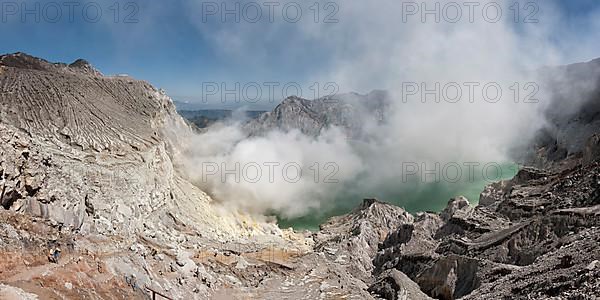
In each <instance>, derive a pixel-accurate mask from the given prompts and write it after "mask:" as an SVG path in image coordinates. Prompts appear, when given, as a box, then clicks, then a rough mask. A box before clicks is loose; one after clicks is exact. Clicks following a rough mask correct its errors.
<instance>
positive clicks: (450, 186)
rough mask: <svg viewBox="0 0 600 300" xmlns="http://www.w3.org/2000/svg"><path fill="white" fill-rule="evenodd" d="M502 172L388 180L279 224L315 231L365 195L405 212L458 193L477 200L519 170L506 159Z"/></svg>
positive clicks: (434, 206) (432, 207)
mask: <svg viewBox="0 0 600 300" xmlns="http://www.w3.org/2000/svg"><path fill="white" fill-rule="evenodd" d="M500 167H501V169H502V172H500V173H498V174H489V176H487V178H485V179H484V178H483V176H475V178H473V179H472V180H467V179H465V180H463V181H460V182H457V183H448V182H441V181H440V182H431V183H424V182H413V183H403V184H391V185H390V184H388V185H387V186H384V187H381V188H378V189H377V191H366V192H365V193H364V194H361V195H355V194H348V195H340V196H339V198H336V199H333V201H331V203H332V204H330V205H329V206H328V207H324V208H322V209H320V210H319V211H313V212H311V213H310V214H308V215H307V216H304V217H301V218H294V219H285V218H283V217H278V221H279V225H280V227H281V228H288V227H292V228H294V229H296V230H311V231H316V230H318V229H319V225H320V224H322V223H324V222H325V221H326V220H327V219H329V218H330V217H332V216H338V215H343V214H346V213H348V212H350V211H351V210H352V209H354V208H355V207H357V206H358V205H359V204H360V203H362V200H363V199H364V198H377V199H379V200H381V201H385V202H388V203H392V204H394V205H397V206H400V207H403V208H404V209H406V210H407V211H408V212H411V213H415V212H422V211H431V212H439V211H441V210H443V209H444V208H445V207H446V205H447V204H448V200H450V199H451V198H454V197H458V196H465V197H467V199H469V202H470V203H471V204H472V205H476V204H477V203H478V202H479V194H481V192H482V191H483V189H484V188H485V186H486V185H488V184H490V183H492V182H495V181H500V180H505V179H510V178H512V177H514V176H515V175H516V174H517V172H518V171H519V167H518V166H517V165H516V164H512V163H505V164H501V165H500Z"/></svg>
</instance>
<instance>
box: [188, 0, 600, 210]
mask: <svg viewBox="0 0 600 300" xmlns="http://www.w3.org/2000/svg"><path fill="white" fill-rule="evenodd" d="M489 2H492V1H481V2H480V3H479V6H478V7H479V8H476V9H475V15H474V18H475V19H474V21H473V22H470V21H469V18H468V15H467V13H468V10H467V9H468V8H467V7H465V6H462V7H463V17H462V18H461V19H460V21H458V22H457V23H449V22H447V21H445V20H444V19H443V18H442V19H441V21H440V22H439V23H437V22H435V21H434V17H433V16H428V19H427V21H426V22H421V16H420V15H418V14H417V15H411V16H407V21H406V22H403V20H402V19H403V18H402V11H403V2H402V1H393V0H384V1H376V2H368V1H340V2H338V6H339V12H338V13H337V15H336V18H337V19H338V20H339V22H338V23H334V24H324V23H315V22H314V21H313V18H312V16H306V17H305V18H303V19H302V20H301V21H300V22H299V23H297V24H289V23H285V22H284V21H283V20H277V21H276V22H275V23H267V24H252V25H248V24H244V22H241V24H236V23H234V22H232V23H224V24H223V23H221V24H216V25H215V24H213V25H210V24H206V23H200V22H199V23H198V25H199V28H200V30H201V32H202V33H203V34H204V35H205V37H206V38H207V39H208V40H212V41H214V42H215V44H216V45H219V46H220V47H224V48H223V51H225V52H226V53H227V55H233V56H235V57H236V58H237V59H240V60H244V59H248V60H250V59H258V60H259V61H261V62H262V63H263V64H264V66H265V67H276V66H272V65H269V58H268V57H263V56H258V57H256V56H251V55H252V54H253V53H261V52H260V49H261V42H262V41H264V42H265V43H271V42H272V41H274V40H275V41H280V43H281V49H280V51H284V52H287V53H288V54H289V55H290V57H294V56H295V55H299V54H298V53H299V52H301V51H302V49H303V47H304V46H305V45H314V44H315V43H318V44H319V45H320V47H321V48H322V52H323V53H326V56H327V58H328V60H327V63H325V64H323V65H320V66H319V68H317V69H315V71H314V73H313V74H314V76H313V77H312V78H310V79H309V80H306V81H307V82H330V81H333V82H336V83H337V84H338V85H339V86H340V88H341V90H344V91H360V92H367V91H369V90H372V89H377V88H380V89H386V90H388V91H390V92H391V95H392V106H391V107H390V110H389V114H390V115H389V118H388V121H387V122H386V123H385V124H382V125H377V126H365V128H363V130H364V131H365V132H366V133H367V135H368V136H369V142H368V143H367V142H361V141H349V140H348V139H347V137H346V135H345V134H344V133H343V131H342V130H339V129H337V128H331V129H330V130H327V131H325V132H324V133H322V134H321V135H320V136H319V137H317V138H312V137H308V136H305V135H302V134H301V133H299V132H297V131H292V132H287V133H284V132H280V131H272V132H268V133H266V134H264V135H263V136H258V137H252V138H248V137H247V136H246V135H245V134H244V132H243V131H242V130H241V128H240V126H239V124H234V125H222V124H221V125H218V126H215V127H212V128H210V130H208V131H207V132H205V133H202V134H198V135H197V136H195V137H194V138H193V140H191V143H189V145H190V147H189V148H187V149H185V151H184V155H183V156H182V157H183V160H182V165H183V166H184V168H185V173H186V174H187V175H188V176H189V177H190V178H191V179H192V181H193V182H195V183H196V184H198V185H200V186H201V187H202V188H204V189H205V190H206V191H207V192H209V193H211V194H212V195H213V196H214V197H215V198H216V199H218V200H219V201H221V202H223V203H225V204H227V205H232V206H234V207H237V208H240V209H244V210H248V211H252V212H256V213H269V212H276V213H279V214H282V215H284V216H288V217H295V216H302V215H305V214H307V213H310V212H312V211H315V210H318V209H322V208H324V207H327V205H330V204H331V203H330V202H331V201H332V199H335V198H338V197H339V195H341V194H352V193H354V194H357V195H358V194H360V193H361V192H362V193H363V194H364V196H369V195H370V192H371V191H374V190H376V189H381V188H395V189H402V188H403V187H402V182H401V178H402V171H403V169H402V163H403V162H417V163H423V162H425V163H430V165H432V164H434V163H441V164H444V163H448V162H458V163H462V162H504V161H509V160H510V157H509V150H510V149H511V148H512V147H515V146H516V145H520V144H522V143H525V142H527V141H528V140H529V139H530V138H531V137H532V136H533V134H534V133H535V132H536V131H537V130H538V129H540V128H541V127H542V126H544V123H545V120H544V118H543V117H542V112H543V111H544V109H545V108H546V107H547V105H548V99H550V95H548V94H547V93H546V91H544V90H538V91H536V92H535V94H534V97H533V98H531V99H537V100H539V102H537V103H524V101H525V100H526V96H527V95H529V93H530V92H532V91H533V90H534V88H532V87H530V88H527V89H526V84H527V83H529V82H533V83H537V79H536V77H535V75H534V74H535V72H534V71H536V70H537V69H538V68H540V67H542V66H546V65H557V64H560V63H564V62H565V61H568V60H583V59H587V58H588V56H589V55H593V54H592V53H591V52H590V53H588V52H586V51H584V50H578V51H577V52H576V53H567V52H566V51H565V48H564V47H563V46H564V44H565V43H568V42H578V43H580V44H582V45H585V47H586V49H594V47H592V46H597V43H596V42H594V40H595V41H598V40H600V39H598V38H597V37H596V36H595V35H597V34H590V37H589V39H583V40H577V39H575V38H574V37H573V35H570V33H571V32H566V31H568V29H565V28H562V27H561V24H563V23H562V18H563V16H561V14H560V12H559V11H558V10H557V9H555V8H554V7H553V6H551V5H550V3H549V2H545V3H538V5H539V8H540V10H539V12H538V13H537V14H536V15H535V18H536V19H537V20H538V22H537V23H527V24H524V23H522V20H523V19H524V18H525V17H526V15H528V13H527V11H523V10H522V11H521V14H520V15H519V16H518V18H519V20H521V21H520V22H519V23H515V18H514V12H513V11H511V10H510V8H509V7H510V6H511V5H512V4H513V3H514V1H493V2H494V3H498V4H499V5H500V7H502V9H503V13H502V16H501V18H500V20H499V21H498V22H495V23H492V22H489V21H486V20H485V19H484V18H483V17H482V11H481V7H483V6H484V5H485V4H486V3H489ZM540 2H541V1H540ZM323 3H324V2H322V4H323ZM415 3H417V4H419V5H420V4H421V3H426V5H427V7H429V8H433V7H435V3H439V4H441V6H442V7H443V6H444V5H445V3H446V2H445V1H441V2H437V1H425V2H422V1H417V2H415ZM524 3H525V2H521V7H523V4H524ZM283 4H284V2H282V5H283ZM459 4H460V3H459ZM303 7H304V6H303ZM192 8H193V9H198V7H192ZM322 13H323V14H324V12H322ZM490 14H492V12H491V11H490ZM597 15H598V14H597V13H591V14H590V15H589V20H588V21H587V22H586V21H585V20H579V22H581V23H582V24H586V25H587V26H590V27H593V28H596V29H598V28H597V27H599V26H598V22H597V21H594V19H596V20H598V19H600V18H595V16H597ZM276 17H277V15H276ZM198 21H199V20H198ZM556 32H561V35H564V36H565V39H568V40H560V41H558V42H557V41H556V37H557V36H556V34H555V33H556ZM590 32H594V30H591V29H590ZM595 32H596V33H597V32H600V31H599V30H595ZM559 38H560V37H559ZM307 47H308V46H307ZM590 47H591V48H590ZM595 49H598V47H595ZM438 82H439V83H440V85H441V87H443V86H444V85H446V84H448V83H456V84H458V85H459V86H461V87H462V91H461V92H462V95H460V96H461V97H459V99H458V101H454V102H456V103H450V102H448V101H444V100H443V99H440V97H439V96H438V97H437V100H441V101H440V102H439V103H438V102H436V101H435V100H434V97H433V96H430V97H429V98H427V99H428V100H427V101H426V103H422V102H421V97H420V95H421V94H420V93H418V94H417V95H411V96H410V97H408V98H405V96H406V95H407V90H406V88H407V86H408V85H407V83H410V85H412V86H413V87H414V85H413V83H416V84H417V86H419V87H421V84H425V85H426V86H427V87H428V88H429V89H432V88H433V87H434V86H435V83H438ZM473 82H476V83H478V84H480V86H479V87H478V88H476V89H475V91H476V93H475V94H474V95H468V92H469V89H468V87H467V86H466V85H465V84H466V83H473ZM486 83H496V84H497V85H498V86H500V87H501V90H502V97H501V98H500V99H498V100H497V101H496V102H495V103H490V101H487V99H486V98H484V96H483V91H482V86H483V85H484V84H486ZM515 83H518V84H519V86H518V90H519V91H520V92H519V96H518V97H516V98H515V91H514V88H515V86H514V84H515ZM511 87H513V89H511ZM451 94H452V95H454V94H455V93H454V92H452V93H451ZM489 94H494V92H493V90H492V91H491V92H488V95H489ZM404 100H406V101H404ZM274 162H276V163H279V164H280V165H279V166H278V167H275V176H274V178H273V179H274V182H271V181H272V180H271V179H272V178H269V176H268V174H267V173H266V172H267V170H268V169H269V168H268V167H265V164H269V163H274ZM330 162H333V163H335V166H336V167H337V168H338V169H337V170H336V172H335V176H334V178H333V179H335V180H338V181H339V183H331V182H324V181H325V178H324V177H326V175H327V174H328V173H329V172H332V169H325V165H326V164H327V163H330ZM288 163H293V164H297V165H296V166H299V167H300V169H301V170H302V172H303V174H302V176H301V178H300V179H299V180H298V181H297V182H288V181H286V180H284V178H283V177H282V169H283V167H284V165H286V164H288ZM315 163H318V168H319V171H320V173H319V176H318V177H319V178H318V179H317V180H315V176H314V173H315V171H314V167H315ZM223 164H224V165H225V166H226V167H227V169H234V168H235V166H236V164H239V169H238V170H237V172H238V174H243V173H244V167H247V169H246V171H247V172H249V173H247V174H246V175H250V176H248V177H250V178H255V177H254V175H256V174H255V173H254V171H253V170H256V168H254V167H250V166H256V165H259V166H262V167H261V168H260V169H261V172H262V174H261V175H262V176H261V177H260V179H259V180H258V181H256V182H250V181H249V180H247V179H248V178H245V179H244V178H242V180H240V182H239V183H238V182H236V181H235V179H234V176H225V177H226V179H227V180H223V177H222V175H223V174H222V172H223V171H224V170H223V168H222V166H223ZM210 166H218V168H219V170H218V171H217V172H214V169H213V168H212V167H210ZM294 170H295V169H289V170H288V171H289V172H288V174H292V176H291V177H294V176H293V175H294V173H295V172H294ZM207 172H208V173H210V174H211V175H210V176H207ZM444 200H445V199H444ZM438 201H439V199H438Z"/></svg>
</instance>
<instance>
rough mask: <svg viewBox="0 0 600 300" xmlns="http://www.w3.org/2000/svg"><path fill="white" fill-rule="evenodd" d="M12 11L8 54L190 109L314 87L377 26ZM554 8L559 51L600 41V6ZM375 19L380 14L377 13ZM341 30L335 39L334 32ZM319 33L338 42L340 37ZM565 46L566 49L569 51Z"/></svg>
mask: <svg viewBox="0 0 600 300" xmlns="http://www.w3.org/2000/svg"><path fill="white" fill-rule="evenodd" d="M9 2H10V1H5V0H3V1H2V11H1V17H2V19H0V21H1V23H0V39H1V42H0V52H1V53H11V52H17V51H22V52H26V53H29V54H32V55H35V56H39V57H42V58H45V59H48V60H50V61H62V62H71V61H74V60H75V59H77V58H85V59H87V60H89V61H90V62H92V64H94V65H95V66H96V67H97V68H99V69H100V70H101V71H102V72H103V73H105V74H119V73H126V74H130V75H132V76H134V77H135V78H138V79H143V80H147V81H149V82H151V83H152V84H153V85H155V86H157V87H160V88H164V89H166V90H167V91H168V93H169V94H170V95H172V96H173V97H174V98H189V99H197V97H198V93H199V86H200V85H201V83H202V82H225V81H226V82H266V81H273V80H278V81H281V82H291V81H294V82H308V81H309V79H310V78H311V77H312V76H313V75H314V74H317V73H323V72H326V71H325V70H327V69H328V68H332V67H333V65H334V64H335V62H336V61H338V60H339V57H346V58H348V57H350V58H351V57H352V56H353V55H356V53H359V52H355V51H358V50H356V49H355V48H356V47H357V45H358V47H360V44H352V43H349V42H348V41H351V40H352V39H353V37H354V35H355V32H352V31H344V30H343V28H352V26H353V24H351V23H352V22H365V23H367V22H369V21H370V18H376V16H375V15H368V14H367V15H365V18H364V20H347V19H344V18H342V17H343V16H345V14H344V9H347V8H348V7H347V6H348V5H347V4H348V3H350V2H349V1H347V2H343V1H338V2H339V3H338V8H339V12H337V13H336V14H334V17H339V18H338V22H337V23H331V24H325V23H323V22H319V23H318V24H316V23H315V24H310V23H311V22H308V21H307V19H308V20H310V21H312V18H313V17H314V16H313V15H312V14H310V13H309V9H310V8H309V6H310V5H308V4H306V5H305V4H302V7H303V8H304V11H305V14H304V15H303V16H302V18H303V19H302V21H301V22H299V23H296V24H292V23H288V22H284V21H282V20H281V18H280V17H281V16H280V15H279V13H275V18H276V19H277V20H276V21H275V22H274V23H270V22H268V21H264V22H263V21H262V20H263V19H264V18H262V19H261V21H259V22H258V23H248V22H244V21H243V20H242V22H241V24H240V23H235V22H231V21H228V22H220V21H219V20H218V17H212V16H208V17H207V22H203V20H202V16H203V14H202V9H201V8H202V3H203V2H200V1H180V0H170V1H149V0H145V1H144V0H135V1H121V2H120V3H121V4H120V6H119V9H118V11H119V12H120V14H119V22H114V19H113V18H114V16H115V15H114V11H115V9H116V7H115V6H114V4H115V1H99V2H94V3H96V4H97V6H98V7H100V8H101V9H102V11H103V15H102V17H101V18H100V20H99V21H98V22H97V23H92V22H87V21H86V20H85V19H84V18H83V12H82V9H81V7H83V5H86V4H89V3H90V2H91V1H80V3H81V5H80V6H78V7H76V8H75V9H74V20H73V22H71V21H70V20H68V17H67V16H66V15H65V14H66V13H68V10H67V9H66V8H64V7H63V10H62V14H63V16H62V17H61V18H59V21H58V22H57V23H51V22H48V21H47V20H45V15H44V14H43V13H42V15H41V17H40V18H41V20H40V22H39V23H37V22H35V20H34V16H31V15H28V16H26V17H27V18H28V19H27V20H25V22H23V21H22V20H20V17H21V14H22V13H23V11H22V8H23V7H22V6H21V7H19V11H18V12H17V13H16V15H13V14H9V13H7V12H6V11H5V10H6V9H7V8H8V6H10V4H7V3H9ZM130 2H132V3H135V7H137V8H138V9H139V10H138V11H137V12H135V15H134V17H133V18H132V20H135V21H136V22H135V23H124V22H123V20H124V19H125V17H126V15H127V14H129V13H132V12H133V9H134V7H132V6H128V7H125V5H126V3H130ZM247 2H248V1H243V3H247ZM539 2H540V3H541V1H539ZM548 2H551V1H544V5H545V4H546V3H548ZM13 3H19V5H21V3H25V4H24V5H26V7H27V8H29V9H33V8H35V4H36V3H38V4H40V5H41V7H43V6H44V5H45V3H46V2H45V1H31V0H27V1H15V2H13ZM57 3H62V2H61V1H59V2H57ZM230 3H233V2H231V1H230ZM300 3H302V2H300ZM553 3H554V4H555V5H556V7H557V8H558V10H560V11H561V14H562V18H561V20H560V22H561V27H562V28H565V30H568V32H570V33H571V35H572V33H575V36H571V37H569V40H568V41H562V38H563V36H564V32H562V33H559V32H557V33H556V35H555V36H550V37H549V38H551V39H555V43H557V44H561V43H564V44H575V45H571V46H573V47H576V44H577V42H576V41H577V38H578V37H579V36H581V37H585V36H586V35H590V34H596V32H590V31H592V30H593V28H590V27H589V24H588V23H587V22H588V21H587V18H588V17H589V15H590V14H592V13H595V12H597V11H598V9H599V8H600V1H595V0H570V1H554V2H553ZM326 4H327V1H321V3H320V9H321V13H320V15H319V18H320V19H322V18H325V15H326V14H327V12H331V11H328V10H327V9H326V7H325V5H326ZM329 8H331V7H329ZM382 9H383V8H382ZM373 11H374V12H377V9H374V10H373ZM544 13H545V12H544V11H543V10H542V11H541V12H540V18H541V19H542V20H543V18H544ZM48 14H50V16H46V17H49V18H52V17H53V16H54V13H53V12H52V11H49V12H48ZM92 18H93V17H92ZM312 23H314V22H312ZM518 26H520V25H518ZM300 27H302V28H300ZM332 28H334V29H335V30H331V31H328V30H330V29H332ZM232 32H233V34H232ZM317 32H333V33H336V36H328V35H327V34H320V33H317ZM376 32H377V31H376V30H375V31H374V33H375V34H376ZM399 38H401V37H399ZM574 41H575V42H574ZM334 45H335V46H334ZM563 46H564V47H562V49H564V48H565V47H567V46H568V45H563ZM591 51H593V49H590V51H587V52H585V51H584V52H580V53H579V52H578V53H574V54H573V55H572V56H566V58H563V60H565V62H571V61H578V60H587V59H591V58H593V57H596V56H597V57H600V50H598V53H597V55H596V54H594V53H593V52H591ZM372 88H373V89H377V88H384V87H382V86H372ZM357 89H358V88H357ZM361 92H364V91H363V90H361Z"/></svg>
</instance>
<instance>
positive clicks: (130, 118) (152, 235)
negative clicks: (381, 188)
mask: <svg viewBox="0 0 600 300" xmlns="http://www.w3.org/2000/svg"><path fill="white" fill-rule="evenodd" d="M0 87H1V90H0V105H1V106H0V139H1V140H2V143H1V144H0V153H1V155H0V180H1V181H0V183H1V184H2V193H1V194H0V203H1V205H2V207H3V208H2V209H0V254H2V255H0V257H2V258H0V298H8V297H21V298H25V299H27V298H31V299H35V297H39V298H42V299H67V298H73V299H75V298H77V299H79V298H93V299H105V298H106V299H113V298H127V299H137V298H139V299H147V298H149V297H152V294H153V293H155V292H158V293H160V294H162V295H165V296H167V297H169V298H173V299H207V298H216V299H247V298H253V299H254V298H256V299H431V298H437V299H457V298H465V299H497V298H507V299H508V298H511V299H512V298H517V299H522V298H533V297H535V298H541V299H545V298H555V299H593V297H594V296H597V293H598V290H600V280H599V278H600V263H598V260H600V246H599V245H600V238H599V237H600V229H598V228H600V224H599V223H600V163H599V160H600V156H599V153H600V146H599V145H600V143H599V139H598V135H597V134H598V131H596V130H595V129H593V130H591V131H590V132H589V134H588V133H587V131H585V132H586V133H585V134H586V135H591V133H596V135H591V137H590V136H588V137H587V138H586V140H585V142H584V143H582V145H581V147H578V148H576V149H571V150H569V154H570V155H567V156H564V157H563V158H560V159H559V160H557V161H558V162H559V163H556V164H550V165H548V166H547V168H546V169H543V170H542V169H534V168H525V169H523V170H521V171H520V172H519V174H518V175H517V176H516V177H515V178H513V179H511V180H507V181H504V182H498V183H494V184H492V185H490V186H488V187H487V188H486V190H485V191H484V192H483V193H482V195H481V199H480V205H479V206H477V207H473V206H471V205H470V204H469V200H468V199H465V198H463V197H459V198H456V199H452V200H450V201H449V203H448V206H447V208H446V209H445V210H444V211H442V212H440V213H417V214H410V213H408V212H406V211H405V210H404V209H402V208H400V207H396V206H392V205H389V204H386V203H383V202H380V201H377V200H374V199H367V200H365V201H364V202H363V204H362V205H361V206H360V207H358V208H356V209H355V210H354V211H353V212H351V213H350V214H348V215H344V216H339V217H334V218H331V219H330V220H329V221H328V222H326V223H325V224H323V225H322V226H321V229H320V230H319V231H318V232H312V233H311V232H304V233H298V232H293V231H290V230H280V229H279V228H277V226H276V225H275V224H273V223H270V222H267V221H266V220H265V218H260V217H252V216H248V215H245V214H242V213H237V212H231V211H229V210H225V209H222V208H219V206H218V203H214V201H212V200H211V199H210V197H209V196H208V195H206V194H205V193H203V192H202V191H201V190H199V189H198V188H197V187H195V186H194V185H192V184H190V183H189V182H188V181H187V180H186V178H185V177H184V176H182V175H181V174H179V172H178V170H177V167H176V166H177V164H178V163H180V162H179V161H178V157H179V153H180V152H181V151H185V149H186V147H185V145H186V143H187V142H188V139H187V137H188V134H192V131H191V130H190V128H189V127H187V125H186V123H185V122H184V121H183V120H182V119H181V117H180V116H179V115H177V113H176V112H175V110H174V107H173V104H172V102H171V101H170V99H169V98H168V97H167V96H166V95H164V93H162V92H161V91H159V90H156V89H155V88H153V87H152V86H150V85H149V84H147V83H145V82H141V81H137V80H134V79H132V78H127V77H107V76H103V75H101V74H100V72H98V71H96V70H95V69H94V68H93V67H92V66H91V65H90V64H89V63H87V62H85V61H82V60H81V61H76V62H75V63H73V64H70V65H67V64H54V63H49V62H46V61H44V60H41V59H37V58H33V57H30V56H28V55H25V54H13V55H5V56H0ZM357 97H358V96H357ZM361 97H362V96H361ZM361 97H358V98H360V99H362V98H361ZM367 98H368V97H367ZM363 100H364V99H363ZM363 100H357V101H358V102H360V101H363ZM361 103H362V102H361ZM340 105H341V106H344V105H346V104H343V103H342V104H336V105H330V104H326V103H325V102H324V99H323V100H317V101H314V102H310V103H309V102H306V101H305V100H302V99H296V98H290V99H288V100H287V101H286V102H285V103H283V104H282V106H280V107H279V109H276V111H275V112H273V113H270V114H267V115H265V116H263V117H262V121H261V123H260V124H258V123H255V124H253V125H252V124H251V125H249V126H250V127H248V130H249V131H250V132H252V131H253V130H259V131H260V130H263V129H261V128H262V126H267V127H270V126H276V127H281V126H283V127H285V126H287V128H290V129H292V128H298V127H300V128H303V129H301V130H302V131H303V132H305V133H307V134H318V132H320V130H322V129H323V128H325V127H326V126H329V125H330V124H335V125H339V124H342V125H343V126H347V127H346V128H347V129H348V130H349V132H351V133H352V134H360V132H358V133H357V132H355V131H353V129H352V128H353V127H352V126H353V125H352V122H350V120H346V119H345V118H343V117H341V116H340V118H333V119H332V118H329V117H326V118H325V119H323V118H324V117H323V116H324V115H327V116H331V115H336V114H337V113H331V112H332V111H333V112H341V111H342V109H341V108H340ZM360 105H363V107H364V104H360ZM369 105H372V104H371V102H369V104H368V105H366V106H367V107H368V106H369ZM591 105H595V104H591ZM381 107H382V106H380V105H379V104H377V105H373V108H372V110H369V109H367V110H366V111H369V112H375V111H377V110H382V108H381ZM324 111H327V112H326V113H324ZM361 111H364V110H363V109H362V108H361ZM292 114H293V115H294V117H293V118H292V117H290V115H292ZM369 115H370V116H372V115H371V114H367V116H369ZM576 115H577V114H575V115H573V116H574V117H575V116H576ZM328 118H329V119H328ZM575 118H576V117H575ZM590 118H591V119H590ZM581 120H583V119H581ZM585 120H586V121H585V124H594V122H596V117H594V116H590V117H589V118H588V117H585ZM568 123H569V126H572V125H573V123H572V122H568ZM257 126H258V127H257ZM556 126H557V127H556V128H557V131H556V132H562V130H565V129H564V124H562V123H560V122H559V123H557V125H556ZM573 126H575V125H573ZM257 128H258V129H257ZM586 128H587V127H586ZM590 128H594V127H593V126H592V127H590ZM569 130H570V129H569ZM582 132H584V131H582ZM582 134H583V133H582ZM565 143H566V144H569V145H570V141H569V140H565ZM15 295H16V296H15Z"/></svg>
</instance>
